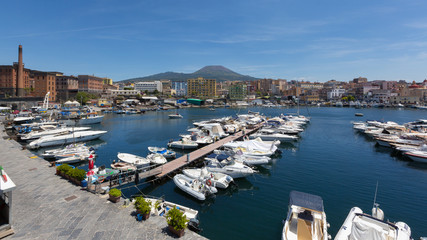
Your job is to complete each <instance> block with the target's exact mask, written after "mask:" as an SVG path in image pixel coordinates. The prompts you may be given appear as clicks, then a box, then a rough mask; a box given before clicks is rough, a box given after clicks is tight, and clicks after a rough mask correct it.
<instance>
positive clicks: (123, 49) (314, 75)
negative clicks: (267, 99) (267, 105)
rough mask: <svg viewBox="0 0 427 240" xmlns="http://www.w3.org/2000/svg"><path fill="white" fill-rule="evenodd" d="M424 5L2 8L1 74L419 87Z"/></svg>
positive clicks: (295, 1)
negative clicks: (177, 75) (217, 71)
mask: <svg viewBox="0 0 427 240" xmlns="http://www.w3.org/2000/svg"><path fill="white" fill-rule="evenodd" d="M426 11H427V1H425V0H410V1H408V0H381V1H372V0H370V1H365V0H360V1H348V0H339V1H338V0H324V1H319V0H307V1H304V0H284V1H279V0H277V1H276V0H263V1H252V0H246V1H243V0H242V1H233V0H227V1H221V0H218V1H201V0H199V1H191V0H188V1H187V0H182V1H180V0H165V1H162V0H156V1H154V0H153V1H109V0H99V1H87V0H86V1H60V0H57V1H30V0H28V1H6V2H2V3H1V7H0V12H1V14H0V21H1V22H2V31H1V34H0V65H9V64H12V62H14V61H17V58H18V57H17V52H18V51H17V49H18V45H19V44H22V45H23V48H24V63H25V64H26V67H28V68H30V69H36V70H45V71H60V72H63V73H64V74H67V75H71V74H73V75H78V74H95V75H96V76H101V77H110V78H113V80H114V81H119V80H123V79H128V78H134V77H142V76H147V75H151V74H156V73H160V72H166V71H175V72H184V73H190V72H194V71H196V70H198V69H200V68H202V67H204V66H206V65H223V66H225V67H227V68H230V69H231V70H233V71H236V72H238V73H241V74H245V75H251V76H254V77H260V78H264V77H266V78H284V79H289V80H290V79H299V80H302V79H305V80H309V81H321V82H324V81H328V80H331V79H336V80H340V81H349V80H351V79H353V78H354V77H358V76H363V77H367V78H368V80H400V79H405V80H408V81H412V80H415V81H421V80H424V79H425V78H426V77H427V73H426V70H427V15H426Z"/></svg>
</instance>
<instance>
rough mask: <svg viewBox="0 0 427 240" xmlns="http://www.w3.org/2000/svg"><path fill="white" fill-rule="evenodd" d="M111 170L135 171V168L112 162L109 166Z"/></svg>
mask: <svg viewBox="0 0 427 240" xmlns="http://www.w3.org/2000/svg"><path fill="white" fill-rule="evenodd" d="M111 168H112V169H117V170H120V171H135V170H136V166H135V165H133V164H130V163H126V162H113V163H112V164H111Z"/></svg>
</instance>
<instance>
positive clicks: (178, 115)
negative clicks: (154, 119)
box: [169, 113, 183, 119]
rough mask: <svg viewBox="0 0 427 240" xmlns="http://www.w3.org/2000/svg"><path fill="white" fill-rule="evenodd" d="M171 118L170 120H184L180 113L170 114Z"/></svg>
mask: <svg viewBox="0 0 427 240" xmlns="http://www.w3.org/2000/svg"><path fill="white" fill-rule="evenodd" d="M169 118H170V119H178V118H183V116H182V115H181V114H179V113H176V114H170V115H169Z"/></svg>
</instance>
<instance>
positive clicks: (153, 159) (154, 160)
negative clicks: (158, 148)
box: [147, 153, 168, 164]
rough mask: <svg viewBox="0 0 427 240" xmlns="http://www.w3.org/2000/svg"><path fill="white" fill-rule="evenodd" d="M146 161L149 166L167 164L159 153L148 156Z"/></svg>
mask: <svg viewBox="0 0 427 240" xmlns="http://www.w3.org/2000/svg"><path fill="white" fill-rule="evenodd" d="M147 160H149V161H150V163H151V164H165V163H167V162H168V160H166V158H165V157H164V156H163V155H162V154H159V153H152V154H148V156H147Z"/></svg>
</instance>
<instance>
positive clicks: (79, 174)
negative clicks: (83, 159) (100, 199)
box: [74, 168, 86, 185]
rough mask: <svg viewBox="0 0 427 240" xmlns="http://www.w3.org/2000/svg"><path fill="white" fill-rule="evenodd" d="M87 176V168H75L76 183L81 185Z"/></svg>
mask: <svg viewBox="0 0 427 240" xmlns="http://www.w3.org/2000/svg"><path fill="white" fill-rule="evenodd" d="M85 178H86V171H85V170H83V169H78V168H76V169H75V170H74V179H75V181H76V182H75V183H76V184H77V185H81V184H82V181H83V180H85Z"/></svg>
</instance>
